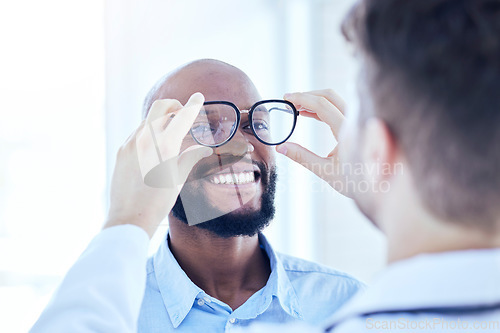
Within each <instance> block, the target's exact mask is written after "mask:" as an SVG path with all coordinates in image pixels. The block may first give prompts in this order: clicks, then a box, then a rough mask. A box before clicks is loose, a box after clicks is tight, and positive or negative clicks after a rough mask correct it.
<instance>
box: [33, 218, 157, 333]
mask: <svg viewBox="0 0 500 333" xmlns="http://www.w3.org/2000/svg"><path fill="white" fill-rule="evenodd" d="M148 245H149V237H148V235H147V233H146V232H145V231H144V230H142V229H141V228H139V227H137V226H133V225H122V226H115V227H111V228H107V229H104V230H103V231H101V232H100V233H99V234H98V235H97V236H96V237H95V238H94V239H93V240H92V241H91V242H90V244H89V246H88V247H87V249H86V250H85V251H84V252H83V253H82V255H81V256H80V258H78V260H77V261H76V263H75V264H74V265H73V266H72V267H71V269H70V270H69V271H68V273H67V274H66V276H65V277H64V279H63V281H62V283H61V285H60V286H59V287H58V289H57V290H56V291H55V293H54V295H53V296H52V299H51V301H50V302H49V304H48V305H47V307H46V308H45V310H44V311H43V312H42V314H41V316H40V318H39V319H38V321H37V322H36V323H35V325H34V326H33V327H32V329H31V330H30V332H31V333H40V332H44V333H45V332H47V333H49V332H50V333H58V332H61V333H63V332H64V333H67V332H72V333H84V332H85V333H87V332H113V333H116V332H120V333H128V332H134V333H135V332H137V321H138V318H139V311H140V308H141V304H142V299H143V297H144V291H145V285H146V261H147V252H148Z"/></svg>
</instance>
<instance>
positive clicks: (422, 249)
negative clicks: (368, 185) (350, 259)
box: [377, 185, 500, 263]
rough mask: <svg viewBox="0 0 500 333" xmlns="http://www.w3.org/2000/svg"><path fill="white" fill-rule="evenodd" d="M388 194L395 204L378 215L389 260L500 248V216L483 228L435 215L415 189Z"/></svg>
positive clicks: (390, 261)
mask: <svg viewBox="0 0 500 333" xmlns="http://www.w3.org/2000/svg"><path fill="white" fill-rule="evenodd" d="M404 188H408V187H407V185H406V186H404ZM391 195H392V196H393V197H392V198H390V200H388V201H389V202H393V203H395V204H394V205H392V206H389V205H387V206H386V207H385V209H383V211H382V215H379V216H378V219H377V220H378V221H381V222H382V223H381V229H382V231H383V232H384V233H385V234H386V237H387V245H388V261H389V263H392V262H395V261H399V260H404V259H407V258H410V257H413V256H416V255H418V254H423V253H440V252H449V251H462V250H472V249H490V248H500V217H499V219H498V220H497V223H496V225H497V226H498V227H497V228H491V229H490V230H484V229H480V228H479V227H473V226H466V225H464V224H463V223H461V222H458V221H444V220H441V219H439V218H437V217H436V216H434V215H433V214H431V213H430V212H429V211H428V210H427V209H426V208H425V206H424V204H423V203H422V202H421V200H420V198H419V196H418V194H417V193H416V191H396V193H393V194H391ZM401 203H405V204H404V205H402V204H401Z"/></svg>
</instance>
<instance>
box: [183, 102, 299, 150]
mask: <svg viewBox="0 0 500 333" xmlns="http://www.w3.org/2000/svg"><path fill="white" fill-rule="evenodd" d="M242 113H248V124H246V125H245V126H244V127H243V130H248V131H250V130H251V131H252V132H253V134H254V135H255V137H256V138H257V139H258V140H259V141H260V142H262V143H263V144H266V145H270V146H272V145H279V144H281V143H283V142H285V141H286V140H288V138H290V136H291V135H292V133H293V130H294V129H295V125H296V123H297V116H298V115H299V112H298V111H297V109H296V108H295V106H294V105H293V104H292V103H290V102H288V101H284V100H278V99H270V100H264V101H260V102H257V103H255V104H254V105H253V106H252V107H251V108H250V110H243V111H240V110H239V109H238V107H237V106H236V105H234V104H233V103H231V102H227V101H210V102H205V103H204V104H203V107H202V108H201V110H200V113H199V115H198V117H197V118H196V120H195V121H194V123H193V126H192V127H191V136H192V137H193V139H194V140H195V141H196V142H197V143H198V144H200V145H203V146H208V147H214V148H215V147H220V146H222V145H224V144H226V143H228V142H229V141H230V140H231V139H232V138H233V137H234V135H235V134H236V131H237V130H238V128H239V126H240V120H241V114H242Z"/></svg>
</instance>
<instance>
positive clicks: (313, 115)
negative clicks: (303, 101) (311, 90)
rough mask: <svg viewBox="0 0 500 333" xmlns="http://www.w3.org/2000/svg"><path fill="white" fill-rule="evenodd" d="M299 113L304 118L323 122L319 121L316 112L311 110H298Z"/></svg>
mask: <svg viewBox="0 0 500 333" xmlns="http://www.w3.org/2000/svg"><path fill="white" fill-rule="evenodd" d="M297 111H299V113H300V115H301V116H303V117H306V118H312V119H316V120H318V121H321V119H319V117H318V115H317V114H316V113H314V112H311V110H307V109H304V108H302V109H297Z"/></svg>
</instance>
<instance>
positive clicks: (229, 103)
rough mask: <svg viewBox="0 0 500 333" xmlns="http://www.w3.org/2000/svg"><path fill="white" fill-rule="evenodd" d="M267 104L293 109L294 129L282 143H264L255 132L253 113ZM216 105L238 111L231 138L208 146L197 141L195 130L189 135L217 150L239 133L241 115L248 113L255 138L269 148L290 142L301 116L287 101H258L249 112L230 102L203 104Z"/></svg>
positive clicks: (190, 131)
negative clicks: (226, 106) (279, 104)
mask: <svg viewBox="0 0 500 333" xmlns="http://www.w3.org/2000/svg"><path fill="white" fill-rule="evenodd" d="M266 103H283V104H286V105H288V106H289V107H290V108H291V109H292V111H293V116H294V117H293V126H292V129H291V130H290V134H288V136H287V137H286V138H285V139H284V140H282V141H280V142H278V143H267V142H264V141H263V140H262V139H261V138H259V136H258V135H257V133H256V132H255V129H254V127H253V121H252V120H253V112H254V110H255V108H257V107H258V106H259V105H262V104H266ZM215 104H224V105H228V106H230V107H232V108H233V109H234V110H235V111H236V126H235V127H234V128H235V129H236V130H234V131H233V133H232V134H231V135H230V136H229V138H227V139H226V140H224V141H223V142H221V143H219V144H217V145H207V144H205V143H201V142H200V141H198V139H196V137H195V136H194V134H193V133H192V130H193V129H192V128H191V129H190V130H189V133H191V136H192V137H193V139H194V141H196V142H197V143H198V144H200V145H202V146H206V147H211V148H217V147H220V146H223V145H225V144H226V143H228V142H229V141H231V139H232V138H233V137H234V136H235V135H236V132H237V131H238V128H239V127H240V122H241V114H242V113H248V121H249V123H250V127H251V128H252V133H253V135H254V136H255V138H256V139H257V140H259V141H260V142H261V143H263V144H265V145H267V146H277V145H280V144H282V143H284V142H285V141H286V140H288V139H289V138H290V137H291V136H292V134H293V131H294V130H295V126H296V125H297V117H298V116H299V115H300V113H299V111H297V108H295V105H293V104H292V103H291V102H289V101H285V100H283V99H265V100H262V101H258V102H256V103H255V104H254V105H252V106H251V107H250V109H249V110H240V109H239V108H238V107H237V106H236V105H235V104H234V103H231V102H228V101H208V102H205V103H203V106H205V105H215Z"/></svg>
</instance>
